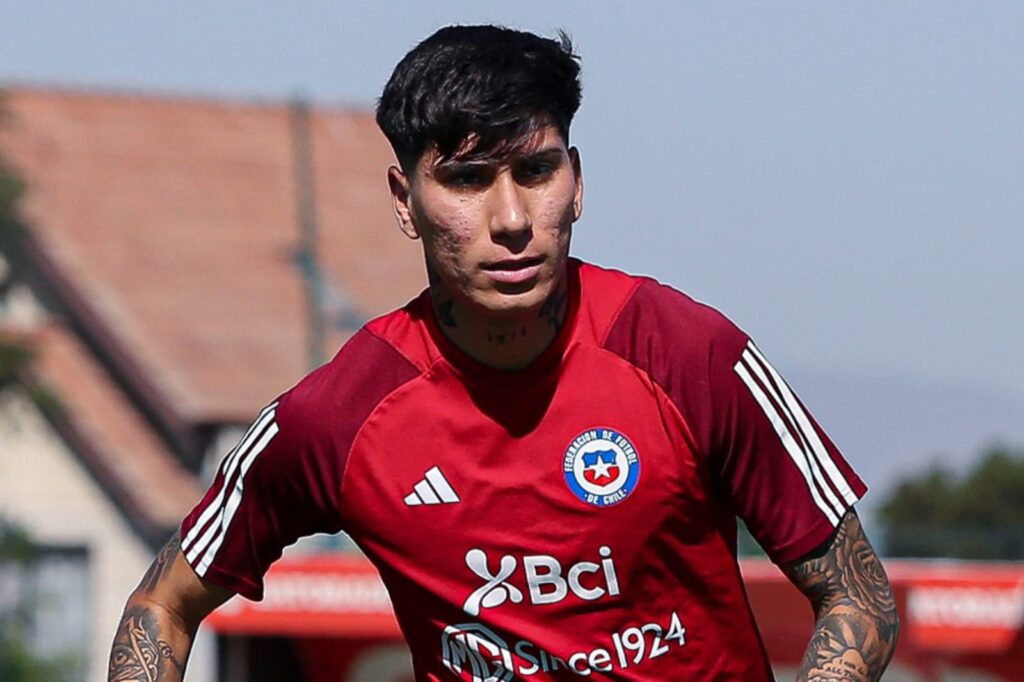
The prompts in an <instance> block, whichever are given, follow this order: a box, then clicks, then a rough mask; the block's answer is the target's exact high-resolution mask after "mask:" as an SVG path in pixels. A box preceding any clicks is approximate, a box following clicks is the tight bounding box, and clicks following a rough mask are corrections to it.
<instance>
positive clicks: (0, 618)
mask: <svg viewBox="0 0 1024 682" xmlns="http://www.w3.org/2000/svg"><path fill="white" fill-rule="evenodd" d="M37 554H38V550H37V548H36V545H35V544H33V542H32V540H31V538H30V537H29V536H28V534H27V533H25V532H24V531H23V530H21V529H20V528H18V527H16V526H14V525H12V524H10V523H8V522H6V521H4V519H3V518H0V572H4V571H12V570H13V571H17V570H25V569H29V568H31V566H32V563H33V562H34V561H35V559H36V557H37ZM31 609H32V604H31V603H30V602H26V601H25V600H20V601H17V602H16V603H14V604H13V605H11V606H9V607H7V606H6V605H0V680H3V682H57V681H59V680H68V679H72V677H73V676H74V672H73V671H74V670H75V669H76V668H80V667H81V666H80V661H78V660H77V657H75V656H73V655H61V656H51V657H42V656H39V655H37V654H36V653H35V652H33V651H32V650H31V648H30V647H29V646H28V644H27V643H26V637H25V628H26V626H27V624H28V623H29V622H30V620H31V619H30V613H31Z"/></svg>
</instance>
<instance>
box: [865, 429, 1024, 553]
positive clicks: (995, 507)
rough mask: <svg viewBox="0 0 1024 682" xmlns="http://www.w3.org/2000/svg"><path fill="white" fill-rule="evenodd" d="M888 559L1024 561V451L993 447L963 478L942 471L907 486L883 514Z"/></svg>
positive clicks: (897, 490)
mask: <svg viewBox="0 0 1024 682" xmlns="http://www.w3.org/2000/svg"><path fill="white" fill-rule="evenodd" d="M879 520H880V521H881V523H882V525H883V527H884V529H885V540H886V550H887V553H888V554H890V555H892V556H905V557H951V558H960V559H1007V560H1022V559H1024V450H1020V449H1018V450H1016V451H1014V450H1013V449H1011V448H1008V447H993V448H990V449H989V450H988V451H987V452H985V453H984V454H983V456H982V457H981V459H980V460H979V461H978V463H977V465H976V466H975V467H974V469H972V470H971V471H969V472H967V473H966V474H965V475H963V476H962V477H957V476H955V475H954V474H953V473H951V472H950V471H949V470H948V469H945V468H943V467H942V466H940V465H933V466H932V467H931V468H930V469H928V470H927V471H925V472H924V473H922V474H920V475H918V476H913V477H909V478H907V479H904V480H903V481H901V482H900V483H899V484H898V485H897V486H896V488H895V489H894V490H893V492H892V494H891V495H890V497H889V499H888V500H886V501H885V503H884V504H883V505H882V508H881V510H880V513H879Z"/></svg>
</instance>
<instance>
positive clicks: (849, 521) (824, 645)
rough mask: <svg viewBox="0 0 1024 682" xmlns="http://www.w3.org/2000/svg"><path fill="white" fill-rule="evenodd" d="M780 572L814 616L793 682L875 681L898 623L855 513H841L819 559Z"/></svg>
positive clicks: (887, 588)
mask: <svg viewBox="0 0 1024 682" xmlns="http://www.w3.org/2000/svg"><path fill="white" fill-rule="evenodd" d="M785 570H786V574H787V575H788V576H789V579H790V580H792V581H793V583H794V584H795V585H796V586H797V587H799V588H800V590H801V591H802V592H803V593H804V594H805V595H806V596H807V598H808V599H809V600H810V601H811V603H812V604H813V605H814V610H815V614H816V621H815V630H814V635H813V637H812V638H811V642H810V644H809V645H808V647H807V652H806V653H805V655H804V661H803V666H802V667H801V669H800V675H799V676H798V677H797V681H798V682H804V681H806V682H834V681H836V680H849V681H851V682H873V681H875V680H879V679H881V677H882V672H883V671H884V670H885V667H886V666H887V665H888V664H889V659H891V658H892V654H893V650H894V649H895V647H896V638H897V636H898V634H899V621H898V618H897V616H896V602H895V600H894V598H893V593H892V587H891V586H890V585H889V579H888V577H886V575H885V570H884V569H883V568H882V564H881V563H880V562H879V560H878V557H877V556H876V555H875V552H874V550H873V549H872V548H871V544H870V543H869V542H868V539H867V537H865V535H864V530H863V529H862V528H861V525H860V521H859V520H858V518H857V515H856V514H855V513H854V512H852V511H850V512H848V513H847V514H846V516H845V517H844V518H843V520H842V521H841V522H840V524H839V527H838V529H837V531H836V534H835V537H834V539H833V540H832V543H831V544H830V546H829V548H828V551H826V552H825V554H824V555H822V556H820V557H816V558H813V559H810V560H807V561H803V562H801V563H799V564H795V565H793V566H790V567H788V568H786V569H785Z"/></svg>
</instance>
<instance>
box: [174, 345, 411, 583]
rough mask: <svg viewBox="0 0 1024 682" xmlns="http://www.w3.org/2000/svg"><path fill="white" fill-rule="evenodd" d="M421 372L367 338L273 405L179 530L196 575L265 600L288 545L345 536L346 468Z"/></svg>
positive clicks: (241, 444)
mask: <svg viewBox="0 0 1024 682" xmlns="http://www.w3.org/2000/svg"><path fill="white" fill-rule="evenodd" d="M416 374H417V370H416V369H415V368H414V367H413V366H412V365H411V364H410V363H409V362H408V361H407V360H405V359H404V358H403V357H401V356H400V355H399V354H398V353H397V352H396V351H394V349H392V348H391V346H389V345H388V344H387V343H386V342H384V341H382V340H380V339H378V338H377V337H375V336H373V335H372V334H370V333H368V332H365V331H363V332H360V333H359V334H357V335H356V336H354V337H353V338H352V340H351V341H350V342H349V343H348V344H346V346H345V348H343V349H342V350H341V352H339V354H338V356H337V357H335V359H334V360H333V361H331V362H330V363H329V364H327V365H325V366H323V367H321V368H320V369H318V370H316V371H315V372H313V373H312V374H310V375H309V376H307V377H306V378H305V379H303V380H302V381H301V382H300V383H299V384H298V385H297V386H295V387H294V388H292V389H291V390H290V391H288V392H287V393H285V394H283V395H282V396H281V397H280V398H278V399H277V400H276V401H274V402H273V403H271V404H270V405H268V406H267V407H266V408H265V409H264V410H263V411H262V412H261V413H260V415H259V417H257V418H256V421H255V422H253V424H252V426H250V427H249V430H248V431H247V432H246V434H245V435H244V436H243V437H242V439H241V441H240V442H239V443H238V445H237V446H235V448H234V449H233V450H232V451H231V452H230V453H228V455H227V456H226V457H225V458H224V461H223V462H222V463H221V466H220V469H219V470H218V472H217V476H216V478H215V479H214V481H213V484H212V485H211V486H210V489H209V490H208V491H207V492H206V495H205V496H204V497H203V499H202V500H201V501H200V502H199V504H197V505H196V507H195V508H194V509H193V510H192V511H191V512H190V513H189V514H188V516H186V517H185V520H184V521H183V522H182V525H181V538H182V543H181V550H182V553H183V554H184V555H185V559H186V560H187V561H188V563H189V565H191V566H192V568H193V569H194V570H195V571H196V574H197V575H199V576H200V577H201V578H204V579H205V580H209V581H210V582H212V583H214V584H216V585H220V586H221V587H225V588H227V589H230V590H232V591H234V592H237V593H239V594H242V595H243V596H245V597H248V598H249V599H254V600H259V599H262V598H263V576H264V574H265V573H266V571H267V569H268V568H269V567H270V565H271V564H272V563H273V562H274V561H276V560H277V559H278V558H279V557H280V556H281V553H282V551H283V550H284V548H285V547H287V546H288V545H290V544H292V543H294V542H295V541H296V540H297V539H299V538H300V537H303V536H306V535H312V534H314V533H336V532H338V531H339V530H341V529H342V522H341V516H340V512H339V509H340V494H341V487H342V478H343V476H344V470H345V462H346V460H347V457H348V451H349V449H350V448H351V445H352V441H353V440H354V438H355V435H356V432H357V431H358V430H359V427H360V426H361V425H362V423H363V422H364V421H365V420H366V418H367V417H368V416H369V415H370V413H371V412H372V411H373V409H374V408H375V407H376V405H377V404H378V403H379V402H380V401H381V400H382V399H383V398H384V397H385V396H386V395H387V394H388V393H390V392H391V391H392V390H394V389H395V388H396V387H397V386H399V385H401V384H402V383H404V382H405V381H407V380H408V379H409V378H412V377H413V376H415V375H416Z"/></svg>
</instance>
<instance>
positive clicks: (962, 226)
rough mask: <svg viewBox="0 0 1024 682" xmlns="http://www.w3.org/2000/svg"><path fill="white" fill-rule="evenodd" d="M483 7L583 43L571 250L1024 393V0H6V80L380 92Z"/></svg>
mask: <svg viewBox="0 0 1024 682" xmlns="http://www.w3.org/2000/svg"><path fill="white" fill-rule="evenodd" d="M478 22H495V23H501V24H505V25H510V26H515V27H520V28H525V29H529V30H534V31H538V32H542V33H546V34H549V35H550V34H551V33H552V32H553V31H554V30H556V29H558V28H564V29H566V30H567V31H568V32H569V33H570V34H571V35H572V36H573V38H574V40H575V42H576V46H577V52H578V53H579V54H580V55H581V57H582V63H583V79H584V98H583V105H582V107H581V109H580V113H579V114H578V117H577V119H576V122H575V123H574V126H573V132H572V142H573V143H574V144H576V145H578V146H579V148H580V150H581V153H582V158H583V167H584V177H585V184H586V198H585V210H584V217H583V219H582V220H581V222H580V223H578V224H577V227H576V232H575V235H574V251H575V253H576V254H577V255H579V256H581V257H584V258H587V259H591V260H594V261H596V262H598V263H601V264H603V265H608V266H614V267H619V268H622V269H625V270H629V271H632V272H639V273H646V274H650V275H653V276H656V277H658V278H659V279H661V280H663V281H665V282H668V283H670V284H672V285H674V286H676V287H678V288H681V289H683V290H684V291H687V292H688V293H690V294H691V295H693V296H695V297H697V298H699V299H701V300H704V301H707V302H709V303H712V304H713V305H715V306H716V307H718V308H720V309H721V310H723V311H724V312H726V313H727V314H728V315H729V316H730V317H732V318H733V319H734V320H735V321H736V322H737V323H738V324H740V326H742V327H743V328H744V329H745V330H746V331H747V332H748V333H750V334H751V335H752V336H753V337H754V338H755V339H756V340H757V341H758V344H759V345H760V347H761V348H762V350H764V351H765V353H766V354H767V355H768V356H769V357H770V358H772V359H773V361H774V362H775V364H776V365H777V366H779V367H780V368H782V369H783V370H784V371H787V372H789V371H792V372H794V373H797V374H802V375H806V376H816V377H825V379H823V380H822V381H823V382H824V383H825V384H826V385H827V384H828V383H829V382H830V381H836V382H841V381H844V380H856V381H861V382H863V381H865V380H866V379H872V378H873V379H877V380H878V382H880V383H877V384H876V385H890V384H892V382H897V383H898V382H899V381H902V380H905V381H907V382H916V383H917V384H918V385H922V386H933V387H938V389H937V390H941V391H946V392H950V393H951V394H957V395H960V396H967V397H964V398H963V400H968V401H971V400H973V398H970V396H983V398H984V399H985V400H994V401H995V402H996V403H998V404H1000V405H1003V406H1004V407H1005V406H1006V405H1007V404H1011V403H1012V404H1014V405H1017V406H1020V405H1024V39H1022V36H1024V3H1020V2H997V1H990V2H985V3H968V2H960V3H949V2H940V1H932V2H901V3H889V2H861V3H841V4H840V3H812V2H804V3H794V2H788V3H787V2H780V3H771V4H768V3H753V2H749V3H748V2H700V3H693V2H691V3H680V2H646V3H642V4H640V3H633V4H632V5H629V6H627V5H626V4H625V3H614V4H613V3H610V2H608V3H605V2H595V1H591V2H582V1H581V2H560V3H557V4H556V3H550V2H522V1H521V2H516V3H486V2H454V1H446V2H432V3H397V2H365V3H343V2H322V1H315V2H314V1H305V2H292V3H270V2H265V1H262V0H261V1H254V2H245V3H242V2H221V1H217V0H205V1H203V2H197V1H195V0H179V2H175V3H139V2H134V1H133V2H125V1H114V0H95V1H93V2H89V3H65V2H45V1H40V0H35V1H33V2H23V1H21V0H13V1H12V0H6V1H5V2H4V3H2V4H0V26H3V27H4V30H3V34H4V35H3V40H0V83H8V84H11V83H33V84H59V85H65V86H75V87H82V86H85V87H92V88H97V87H98V88H106V89H116V90H129V91H135V90H142V91H151V92H159V93H185V94H199V95H212V96H216V97H238V98H246V99H280V98H287V97H292V96H295V95H302V96H305V97H308V98H311V99H313V100H314V101H316V102H318V103H324V104H343V105H356V106H365V107H370V106H372V103H373V101H374V99H375V98H376V97H377V96H378V94H379V92H380V89H381V87H382V85H383V83H384V82H385V81H386V79H387V77H388V75H389V74H390V72H391V69H392V68H393V67H394V64H395V63H396V62H397V61H398V60H399V59H400V58H401V57H402V55H403V54H404V53H405V52H406V51H407V50H408V49H409V48H411V47H412V46H413V45H415V44H416V43H417V42H418V41H419V40H421V39H422V38H424V37H426V36H427V35H428V34H429V33H430V32H432V31H433V30H434V29H436V28H437V27H439V26H441V25H444V24H447V23H478ZM382 178H383V174H382ZM382 181H383V180H382ZM844 378H845V379H844ZM819 383H820V382H819ZM798 388H799V387H798ZM816 390H818V391H820V388H819V389H816ZM974 402H977V401H974ZM812 407H813V406H812ZM838 409H842V408H841V407H840V408H838ZM990 412H991V411H988V412H987V413H990ZM1008 414H1013V415H1024V411H1014V410H1012V409H1011V410H1009V412H1008ZM954 418H955V415H954ZM1011 419H1012V418H1011ZM947 426H948V425H947ZM1018 426H1019V428H1017V430H1016V433H1017V434H1024V426H1021V425H1018ZM971 428H974V429H975V431H976V432H977V433H976V434H975V431H970V429H971ZM1000 428H1002V427H1000V426H998V425H996V426H992V427H989V426H984V427H981V426H977V425H974V426H972V424H965V425H964V427H963V428H961V429H960V431H963V430H964V429H966V430H967V431H968V432H970V433H971V434H972V436H971V437H972V438H976V439H978V440H980V439H984V438H986V437H990V436H992V435H993V433H992V432H998V431H999V430H1000ZM1012 430H1013V429H1012V427H1007V429H1006V430H1005V431H1006V432H1010V431H1012Z"/></svg>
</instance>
